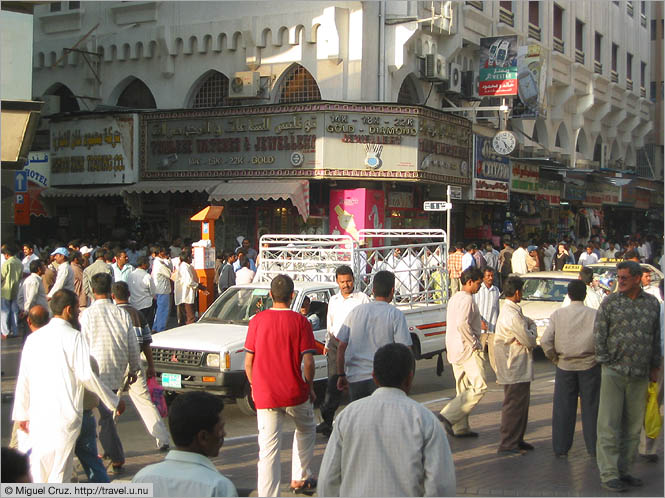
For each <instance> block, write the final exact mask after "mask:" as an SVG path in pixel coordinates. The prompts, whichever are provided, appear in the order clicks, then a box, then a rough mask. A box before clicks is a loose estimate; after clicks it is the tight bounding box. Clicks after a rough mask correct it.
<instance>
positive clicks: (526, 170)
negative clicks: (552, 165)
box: [510, 162, 539, 194]
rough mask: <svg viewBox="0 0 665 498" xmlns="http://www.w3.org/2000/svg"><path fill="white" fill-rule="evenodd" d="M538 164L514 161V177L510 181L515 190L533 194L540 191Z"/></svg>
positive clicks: (512, 188)
mask: <svg viewBox="0 0 665 498" xmlns="http://www.w3.org/2000/svg"><path fill="white" fill-rule="evenodd" d="M538 171H539V170H538V166H534V165H532V164H525V163H519V162H513V166H512V177H511V181H510V186H511V190H512V191H513V192H523V193H526V194H533V193H536V192H537V191H538V178H539V174H538Z"/></svg>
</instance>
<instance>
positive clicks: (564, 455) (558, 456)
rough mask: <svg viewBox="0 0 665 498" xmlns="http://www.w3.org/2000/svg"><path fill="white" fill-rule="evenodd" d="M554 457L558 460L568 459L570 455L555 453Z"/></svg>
mask: <svg viewBox="0 0 665 498" xmlns="http://www.w3.org/2000/svg"><path fill="white" fill-rule="evenodd" d="M554 456H555V457H557V458H568V453H555V454H554Z"/></svg>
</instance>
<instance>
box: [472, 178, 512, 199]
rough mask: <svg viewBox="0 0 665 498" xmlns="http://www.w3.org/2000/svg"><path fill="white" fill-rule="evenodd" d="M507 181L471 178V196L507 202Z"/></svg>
mask: <svg viewBox="0 0 665 498" xmlns="http://www.w3.org/2000/svg"><path fill="white" fill-rule="evenodd" d="M509 191H510V188H509V186H508V182H499V181H496V180H484V179H482V178H474V179H473V198H474V199H475V200H477V201H492V202H508V192H509Z"/></svg>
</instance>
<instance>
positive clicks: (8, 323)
mask: <svg viewBox="0 0 665 498" xmlns="http://www.w3.org/2000/svg"><path fill="white" fill-rule="evenodd" d="M0 304H1V306H0V312H1V313H0V315H1V317H2V327H1V330H0V331H1V332H2V335H4V336H5V337H7V336H13V335H16V334H18V303H17V302H16V299H14V300H10V299H4V298H2V299H0Z"/></svg>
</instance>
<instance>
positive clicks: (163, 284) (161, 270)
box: [152, 246, 173, 332]
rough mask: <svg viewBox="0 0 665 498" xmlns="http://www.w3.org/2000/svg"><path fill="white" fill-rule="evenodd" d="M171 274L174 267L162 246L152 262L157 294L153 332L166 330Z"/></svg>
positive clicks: (169, 309)
mask: <svg viewBox="0 0 665 498" xmlns="http://www.w3.org/2000/svg"><path fill="white" fill-rule="evenodd" d="M171 272H173V265H172V264H171V260H170V259H169V256H168V252H167V249H166V247H164V246H162V247H160V248H159V249H158V253H157V257H156V258H155V259H154V260H153V262H152V281H153V282H154V284H155V293H156V295H155V304H156V309H155V320H154V322H153V324H152V331H153V332H161V331H162V330H165V329H166V322H167V321H168V318H169V313H170V311H171Z"/></svg>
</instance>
